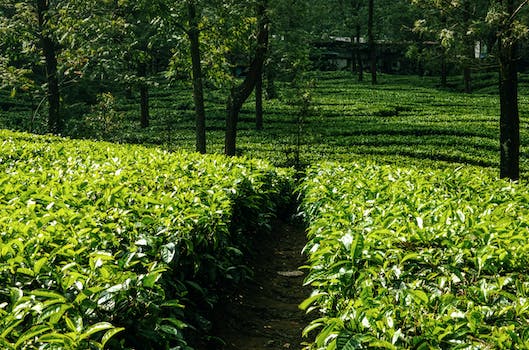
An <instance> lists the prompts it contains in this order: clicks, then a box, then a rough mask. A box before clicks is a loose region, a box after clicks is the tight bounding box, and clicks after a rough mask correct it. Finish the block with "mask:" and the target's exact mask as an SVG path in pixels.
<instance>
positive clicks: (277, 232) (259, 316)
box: [209, 222, 310, 350]
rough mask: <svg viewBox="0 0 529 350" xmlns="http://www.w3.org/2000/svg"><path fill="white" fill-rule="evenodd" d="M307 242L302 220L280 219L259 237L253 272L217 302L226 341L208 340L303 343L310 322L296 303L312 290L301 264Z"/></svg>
mask: <svg viewBox="0 0 529 350" xmlns="http://www.w3.org/2000/svg"><path fill="white" fill-rule="evenodd" d="M305 243H306V237H305V231H304V228H303V227H302V226H300V225H295V224H288V223H281V222H280V223H276V225H275V226H274V227H273V233H272V235H271V236H265V237H263V239H261V241H260V242H258V243H257V245H256V249H255V255H254V256H253V257H252V258H251V261H250V264H251V267H252V269H253V270H254V278H253V279H252V280H251V281H249V282H248V283H246V284H245V285H243V286H242V287H241V288H240V290H238V291H236V292H235V293H234V294H233V295H232V296H231V297H229V298H227V299H226V300H224V301H223V302H221V303H219V304H220V307H219V309H217V310H216V312H215V324H216V332H215V333H216V335H217V336H218V337H219V338H220V339H222V340H223V342H224V344H223V345H220V344H218V343H217V344H214V345H213V344H210V347H209V349H224V350H243V349H244V350H260V349H268V350H269V349H298V350H299V349H301V348H302V345H301V344H302V342H303V339H302V337H301V332H302V330H303V328H304V327H305V326H307V325H308V324H309V322H310V318H309V317H310V316H308V315H306V314H305V313H304V312H303V311H301V310H299V308H298V305H299V304H300V303H301V302H302V301H303V300H304V299H305V298H307V297H308V296H309V295H310V288H304V287H302V285H303V278H304V273H303V272H301V271H300V270H299V269H298V268H299V267H300V266H302V265H304V264H305V258H304V257H303V256H302V255H301V250H302V249H303V246H304V245H305Z"/></svg>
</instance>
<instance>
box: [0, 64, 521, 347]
mask: <svg viewBox="0 0 529 350" xmlns="http://www.w3.org/2000/svg"><path fill="white" fill-rule="evenodd" d="M487 79H489V80H487ZM491 79H492V78H490V77H486V76H484V77H483V86H481V87H480V86H477V93H475V94H472V95H463V94H461V93H456V92H453V91H448V90H440V89H438V88H437V87H436V86H435V84H436V83H435V82H434V81H433V80H431V79H430V78H412V77H396V76H382V77H381V84H380V85H379V86H376V87H372V86H371V85H369V84H367V83H365V84H360V83H356V82H354V81H353V80H352V78H351V77H350V76H349V75H347V74H345V73H318V74H313V75H311V74H309V75H308V76H307V77H306V81H305V83H304V84H300V85H298V86H291V85H288V84H284V85H282V86H281V97H280V98H279V99H276V100H271V101H267V102H266V103H265V118H266V119H265V130H263V131H256V130H254V124H253V123H254V121H253V119H252V113H253V109H252V105H251V104H250V103H249V104H247V105H245V107H244V109H243V114H242V116H241V121H240V133H239V139H238V147H239V152H240V154H241V155H244V156H245V157H240V158H225V157H223V156H220V155H215V154H212V155H207V156H201V155H198V154H195V153H192V152H190V150H192V149H193V146H194V140H193V138H194V134H193V132H194V126H193V119H192V113H193V112H192V100H191V96H190V95H189V93H188V92H187V90H184V89H185V88H186V87H185V86H184V85H182V86H177V87H174V86H173V87H171V88H159V89H157V90H155V91H154V92H153V94H152V98H153V99H152V104H151V105H152V121H151V126H150V127H149V128H147V129H144V130H141V129H140V128H139V127H138V122H137V119H138V118H137V114H138V112H137V111H136V109H137V108H136V107H137V104H136V101H135V100H133V99H129V98H126V97H124V96H117V97H116V99H115V100H112V104H111V106H110V109H108V110H107V112H108V114H106V115H105V116H106V117H108V118H109V119H108V120H107V121H108V124H101V125H104V126H105V127H106V129H105V128H102V129H101V128H100V129H98V131H97V132H96V129H94V125H96V124H97V122H102V120H101V119H97V118H99V117H102V115H101V114H98V113H99V112H98V111H96V110H94V111H93V113H92V114H91V115H88V116H86V117H84V118H80V119H78V120H76V119H71V120H70V121H69V126H68V128H69V129H68V130H69V135H70V136H73V137H81V136H84V137H88V136H89V137H92V138H98V139H106V140H110V141H115V142H119V143H107V142H102V141H88V140H70V139H65V138H58V137H50V136H35V135H30V134H26V133H20V132H13V131H0V144H1V153H0V201H1V205H0V348H5V349H98V348H99V349H102V348H108V349H140V348H141V349H169V348H176V349H179V348H180V349H190V348H191V347H192V346H193V345H194V344H197V343H198V342H199V341H198V340H199V338H200V336H201V334H204V333H205V332H208V328H209V326H210V325H209V320H208V311H209V310H211V306H212V305H213V304H215V302H216V301H217V300H218V297H219V295H220V294H222V293H225V292H226V291H227V290H230V288H231V287H232V286H234V285H235V284H237V283H238V282H239V281H240V280H241V279H243V278H244V277H245V273H246V272H245V271H246V269H245V267H244V266H243V257H244V255H245V254H248V253H249V252H251V251H252V249H256V248H255V247H254V246H253V245H252V242H253V238H255V237H256V236H257V235H262V234H264V233H265V232H266V229H267V227H269V223H270V220H271V219H273V218H274V217H276V216H277V215H278V214H280V213H281V212H283V211H284V210H285V208H287V207H288V205H290V203H291V200H292V198H293V196H297V198H298V199H299V202H300V203H299V212H300V215H301V216H302V217H303V218H304V219H305V224H306V225H307V238H308V242H307V245H306V247H305V249H304V253H305V254H306V255H307V259H308V263H307V266H306V267H305V269H304V271H306V273H307V278H306V284H307V285H310V286H311V288H312V289H313V293H312V296H311V297H310V298H308V299H307V300H305V301H304V302H303V303H302V305H301V307H303V308H304V309H306V310H307V311H311V312H312V313H313V314H314V315H315V317H316V319H315V320H314V321H313V322H312V323H310V324H308V325H307V328H306V329H305V334H306V335H307V337H308V338H307V341H308V342H309V343H310V344H309V345H308V347H307V348H308V349H312V350H320V349H321V350H323V349H326V350H327V349H328V350H333V349H343V350H351V349H380V348H386V349H448V348H450V349H452V348H453V349H525V348H529V277H528V275H529V270H528V266H529V194H528V193H529V191H528V188H527V185H526V184H525V179H526V177H527V171H528V170H529V164H528V157H527V148H526V145H527V141H528V140H529V137H528V136H529V133H528V130H527V124H526V121H527V119H526V118H527V113H528V112H529V109H528V108H529V107H528V106H529V104H528V103H527V102H529V101H528V100H527V92H528V89H527V86H526V83H527V81H526V79H525V78H524V77H522V79H521V81H522V83H523V84H522V85H521V94H520V95H521V103H520V107H521V115H522V128H521V135H522V158H521V165H522V181H521V182H520V183H510V182H507V181H503V180H498V179H497V170H496V168H497V167H498V162H499V154H498V153H499V152H498V147H499V146H498V143H499V142H498V133H499V130H498V129H499V128H498V115H499V102H498V98H497V96H496V95H494V94H492V92H493V90H492V88H491V86H490V84H488V83H487V82H489V81H491ZM524 79H525V80H524ZM299 96H303V97H302V98H300V97H299ZM224 97H225V96H221V95H220V94H218V93H217V92H215V91H213V92H209V95H208V96H207V100H208V102H207V107H208V111H207V114H208V150H209V151H210V152H212V153H215V152H220V151H221V149H222V141H223V139H222V137H223V125H224V124H223V123H224V111H225V109H224V106H223V101H224ZM21 101H22V98H21ZM27 107H28V106H27V105H25V104H24V103H21V104H20V105H16V106H13V107H12V108H10V109H9V110H8V111H6V112H5V113H3V114H2V119H1V120H0V124H1V125H2V127H3V128H11V129H16V127H15V126H19V127H18V129H28V128H30V129H32V130H33V131H39V130H38V129H39V120H40V119H39V118H40V117H39V116H38V115H32V114H31V113H28V112H27V110H28V108H27ZM105 116H103V117H105ZM103 121H104V120H103ZM94 123H96V124H94ZM120 143H123V144H120ZM133 143H141V144H145V145H147V146H145V145H144V146H139V145H134V144H133ZM258 159H266V161H264V160H258ZM293 167H295V168H296V170H297V172H295V171H294V170H293V169H292V168H293Z"/></svg>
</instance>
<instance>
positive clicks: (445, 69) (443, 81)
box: [441, 47, 448, 88]
mask: <svg viewBox="0 0 529 350" xmlns="http://www.w3.org/2000/svg"><path fill="white" fill-rule="evenodd" d="M441 50H442V51H441V87H444V88H445V87H446V85H447V81H446V80H447V75H448V67H447V65H446V50H445V48H444V47H441Z"/></svg>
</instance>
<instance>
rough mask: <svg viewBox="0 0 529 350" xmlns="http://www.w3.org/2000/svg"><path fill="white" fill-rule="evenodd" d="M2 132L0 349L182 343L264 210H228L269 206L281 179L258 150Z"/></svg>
mask: <svg viewBox="0 0 529 350" xmlns="http://www.w3.org/2000/svg"><path fill="white" fill-rule="evenodd" d="M0 144H1V148H2V153H1V154H0V193H1V196H0V347H1V348H3V349H20V348H39V349H95V348H103V347H105V345H106V346H107V347H110V348H119V349H126V348H136V349H139V348H141V349H165V348H169V347H172V348H174V347H180V348H182V349H185V348H187V346H188V345H187V343H188V338H189V334H190V332H189V330H192V329H193V328H198V330H201V329H200V327H205V325H206V326H207V320H206V319H204V314H203V313H201V311H203V310H207V309H208V307H209V306H208V305H209V304H210V303H213V302H214V301H215V298H216V296H215V292H216V290H217V289H218V288H221V287H222V285H223V284H225V283H228V282H229V281H230V280H233V279H236V278H237V277H238V274H239V273H240V271H239V270H238V268H237V266H239V265H240V258H241V254H242V252H241V249H242V247H244V246H245V245H247V244H248V243H246V242H249V241H251V239H252V238H251V236H250V235H246V236H243V235H242V232H244V231H243V230H245V228H246V227H248V226H249V225H256V224H257V222H256V221H257V220H258V219H263V217H262V216H260V217H256V216H252V215H249V216H247V217H246V218H245V220H241V219H240V218H235V217H234V213H236V212H241V211H243V210H246V209H245V208H259V211H260V212H261V213H263V215H266V216H267V217H270V216H273V215H274V213H275V211H276V206H275V203H278V202H280V201H281V200H282V199H281V198H282V197H283V195H284V193H285V189H287V188H288V187H289V180H288V177H287V176H286V174H283V173H279V172H278V170H276V169H275V168H273V167H271V166H269V165H268V164H267V163H264V162H260V161H250V160H244V159H240V160H235V159H226V158H224V157H221V156H207V157H203V156H200V155H198V154H187V153H169V152H164V151H161V150H159V149H148V148H144V147H138V146H130V145H123V146H118V145H111V144H106V143H95V142H88V141H70V140H65V139H60V138H52V137H36V136H30V135H26V134H17V133H11V132H6V131H0ZM278 197H281V198H278ZM235 219H237V220H235ZM236 221H237V222H238V224H237V225H233V224H232V222H236ZM238 239H243V240H244V242H239V241H237V240H238ZM186 331H187V333H186Z"/></svg>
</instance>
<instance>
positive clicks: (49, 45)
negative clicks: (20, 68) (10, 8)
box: [36, 0, 64, 134]
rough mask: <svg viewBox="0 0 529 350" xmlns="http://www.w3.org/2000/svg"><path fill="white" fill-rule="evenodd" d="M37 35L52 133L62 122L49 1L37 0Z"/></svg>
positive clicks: (59, 130)
mask: <svg viewBox="0 0 529 350" xmlns="http://www.w3.org/2000/svg"><path fill="white" fill-rule="evenodd" d="M36 11H37V18H38V37H39V41H40V47H41V49H42V53H43V55H44V62H45V66H46V82H47V86H48V91H47V95H48V128H49V131H50V132H51V133H53V134H58V133H60V132H61V131H62V130H63V127H64V122H63V119H62V118H61V115H60V101H61V96H60V92H59V76H58V71H57V43H56V40H55V38H53V37H52V34H51V33H52V31H51V29H52V26H53V25H52V24H51V23H50V16H51V14H50V1H49V0H37V6H36Z"/></svg>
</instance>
